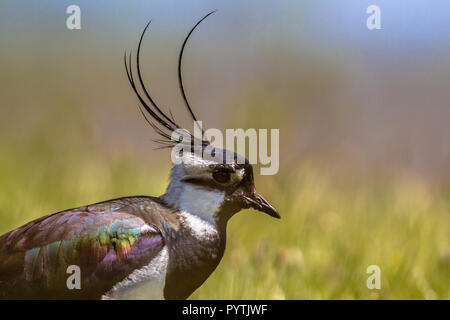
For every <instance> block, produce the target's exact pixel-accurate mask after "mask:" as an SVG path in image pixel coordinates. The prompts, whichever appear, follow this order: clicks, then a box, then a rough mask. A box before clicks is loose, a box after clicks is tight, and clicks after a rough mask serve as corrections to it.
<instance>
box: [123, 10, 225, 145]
mask: <svg viewBox="0 0 450 320" xmlns="http://www.w3.org/2000/svg"><path fill="white" fill-rule="evenodd" d="M214 12H216V10H214V11H211V12H210V13H208V14H207V15H205V16H204V17H203V18H202V19H200V20H199V21H198V22H197V23H196V24H195V25H194V26H193V27H192V29H191V30H190V31H189V33H188V34H187V36H186V38H185V39H184V41H183V44H182V46H181V49H180V54H179V56H178V83H179V86H180V90H181V95H182V97H183V101H184V104H185V106H186V108H187V109H188V111H189V114H190V115H191V117H192V120H194V121H197V117H196V116H195V114H194V112H193V110H192V108H191V106H190V104H189V101H188V99H187V97H186V92H185V90H184V87H183V77H182V60H183V52H184V48H185V47H186V44H187V42H188V40H189V38H190V36H191V34H192V33H193V32H194V30H195V29H196V28H197V27H198V25H199V24H200V23H202V21H203V20H205V19H206V18H207V17H209V16H210V15H211V14H213V13H214ZM151 22H152V21H151V20H150V21H149V22H148V23H147V25H146V26H145V28H144V30H143V31H142V34H141V37H140V38H139V43H138V47H137V52H136V66H135V67H136V71H133V64H132V53H131V52H130V54H129V55H128V56H127V53H126V52H125V55H124V65H125V70H126V72H127V77H128V81H130V85H131V88H132V89H133V91H134V92H135V94H136V96H137V98H138V100H139V103H140V104H139V109H140V111H141V113H142V115H143V116H144V119H145V120H146V121H147V123H148V124H149V125H150V126H151V127H152V128H153V129H154V130H155V132H156V133H157V134H158V135H160V137H161V138H160V139H156V140H155V141H156V142H158V143H160V144H161V148H170V147H172V146H173V145H175V144H176V143H178V141H174V140H172V138H171V134H172V132H173V131H175V130H177V129H178V130H182V131H183V133H184V135H187V136H188V137H189V138H190V140H191V143H193V142H194V139H197V140H198V138H197V137H194V136H193V135H192V134H191V133H190V132H189V131H188V130H186V129H184V128H183V127H181V126H180V125H178V124H177V123H176V122H175V119H174V117H173V115H172V112H171V111H170V109H169V115H168V114H166V113H165V112H164V111H163V110H161V108H160V107H158V105H157V104H156V102H155V100H154V99H153V98H152V96H151V95H150V92H149V91H148V90H147V88H146V87H145V85H144V81H143V79H142V73H141V68H140V64H139V57H140V52H141V44H142V39H143V38H144V34H145V32H146V31H147V29H148V27H149V26H150V23H151ZM135 75H137V82H136V79H135ZM202 133H203V131H202ZM208 144H209V141H207V140H204V139H202V141H201V145H203V146H206V145H208Z"/></svg>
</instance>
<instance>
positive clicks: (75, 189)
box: [0, 0, 450, 299]
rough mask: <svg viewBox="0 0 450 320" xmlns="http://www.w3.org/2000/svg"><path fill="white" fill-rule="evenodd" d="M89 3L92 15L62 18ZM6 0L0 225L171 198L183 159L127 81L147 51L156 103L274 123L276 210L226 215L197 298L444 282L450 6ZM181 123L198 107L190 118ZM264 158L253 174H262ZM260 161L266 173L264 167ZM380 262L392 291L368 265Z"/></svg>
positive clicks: (428, 293) (449, 211) (268, 183)
mask: <svg viewBox="0 0 450 320" xmlns="http://www.w3.org/2000/svg"><path fill="white" fill-rule="evenodd" d="M70 4H77V5H79V6H80V8H81V26H82V29H81V30H68V29H67V28H66V25H65V20H66V18H67V14H66V13H65V11H66V8H67V6H69V5H70ZM371 4H373V3H372V2H370V1H356V0H355V1H325V0H320V1H283V2H279V3H274V2H273V1H245V2H239V1H214V2H212V1H189V2H188V1H133V2H132V4H131V3H130V2H128V1H96V2H95V3H94V2H92V1H90V2H88V1H22V0H21V1H10V0H3V1H2V2H1V4H0V43H1V50H0V97H1V100H0V101H1V102H0V106H1V108H0V221H1V222H0V233H4V232H7V231H9V230H11V229H13V228H16V227H18V226H20V225H22V224H24V223H26V222H28V221H30V220H32V219H34V218H37V217H40V216H42V215H45V214H49V213H52V212H55V211H59V210H62V209H67V208H71V207H76V206H80V205H85V204H89V203H93V202H98V201H101V200H106V199H110V198H115V197H121V196H128V195H141V194H145V195H160V194H162V193H163V192H164V190H165V187H166V185H167V180H168V174H169V169H170V155H169V152H168V151H167V150H166V151H164V150H154V148H155V147H156V146H157V145H155V144H154V143H153V142H152V139H153V138H155V135H154V133H153V132H152V130H151V128H150V127H149V126H148V125H146V123H145V121H144V120H143V119H142V117H141V115H140V113H139V111H138V108H137V99H136V98H135V96H134V94H133V93H132V91H131V88H130V87H129V84H128V82H127V79H126V75H125V70H124V67H123V63H122V57H123V53H124V51H125V49H126V50H129V49H135V48H136V44H137V40H138V36H139V34H140V32H141V31H142V29H143V27H144V26H145V24H146V23H147V21H148V20H149V19H153V23H152V26H151V28H150V33H149V35H148V36H147V37H146V38H145V40H144V44H143V48H142V68H143V72H144V78H145V81H146V83H147V85H148V87H149V88H151V90H152V91H151V92H152V94H153V95H154V96H155V97H156V101H157V102H158V103H159V104H160V105H162V106H164V107H165V108H166V110H167V108H168V107H170V108H171V109H172V110H173V111H174V113H175V116H176V118H177V119H181V120H187V119H188V118H187V115H186V112H185V110H184V107H183V105H182V100H181V95H180V93H179V90H178V84H177V78H176V59H177V55H178V50H179V48H180V45H181V42H182V40H183V37H184V36H185V35H186V33H187V31H188V30H189V28H190V27H191V26H192V25H193V24H194V23H195V22H196V21H197V20H198V19H199V18H200V17H201V16H203V15H204V14H206V13H207V12H209V11H210V10H212V9H218V10H219V11H218V12H217V13H216V14H215V15H213V16H212V17H210V18H209V19H208V20H207V21H205V23H204V24H202V25H201V26H200V27H199V29H198V30H197V31H196V32H195V34H194V35H193V37H192V40H191V41H190V44H189V47H188V48H187V49H186V52H185V57H184V62H185V66H184V74H185V87H186V90H187V93H188V96H189V99H190V101H191V104H192V105H193V107H194V109H195V112H196V114H197V115H198V117H199V118H200V119H201V120H203V123H204V125H205V126H207V127H215V128H221V129H224V128H239V127H242V128H279V129H280V171H279V173H278V174H277V175H275V176H257V177H256V185H257V188H258V189H259V190H260V192H261V193H262V194H263V195H265V197H266V198H267V199H268V200H269V201H270V202H271V203H272V204H274V206H275V207H276V208H277V209H278V211H279V212H280V213H281V215H282V219H281V220H280V221H276V220H274V219H271V218H269V217H267V216H265V215H262V214H258V213H256V212H254V211H252V210H247V211H243V212H241V213H239V214H237V215H236V216H235V217H234V218H233V219H232V220H231V221H230V223H229V227H228V244H227V250H226V253H225V256H224V258H223V260H222V262H221V264H220V265H219V267H218V269H217V270H216V272H215V273H213V275H212V276H211V277H210V278H209V279H208V280H207V282H206V283H205V284H204V285H203V286H202V287H201V288H200V289H198V290H197V291H196V292H195V293H194V294H193V296H192V297H191V298H193V299H323V298H330V299H403V298H404V299H436V298H437V299H449V298H450V143H449V138H450V125H449V120H450V106H449V101H450V90H448V89H449V87H450V79H449V74H450V33H449V32H448V30H450V28H449V27H450V21H449V19H448V14H447V13H448V12H449V9H450V4H449V3H448V2H445V1H432V2H427V1H377V3H376V4H378V5H379V6H380V8H381V24H382V29H381V30H374V31H369V30H368V29H367V28H366V18H367V16H368V15H367V14H366V13H365V11H366V8H367V7H368V6H369V5H371ZM186 123H189V122H187V121H186ZM258 171H259V170H258ZM258 171H256V172H258ZM369 265H378V266H379V267H380V268H381V290H369V289H368V288H367V287H366V279H367V277H368V276H369V275H368V274H366V268H367V267H368V266H369Z"/></svg>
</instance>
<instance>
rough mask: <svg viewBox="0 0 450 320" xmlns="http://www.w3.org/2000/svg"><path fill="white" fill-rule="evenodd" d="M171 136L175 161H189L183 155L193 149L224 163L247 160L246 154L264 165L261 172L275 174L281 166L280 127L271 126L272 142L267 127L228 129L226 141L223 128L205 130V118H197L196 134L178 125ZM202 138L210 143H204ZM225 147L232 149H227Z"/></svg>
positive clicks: (192, 151)
mask: <svg viewBox="0 0 450 320" xmlns="http://www.w3.org/2000/svg"><path fill="white" fill-rule="evenodd" d="M171 139H172V140H173V141H175V142H177V143H176V144H175V146H174V147H173V148H172V153H171V158H172V162H173V163H174V164H178V163H181V162H183V161H186V158H185V157H184V156H186V155H191V154H192V153H194V154H195V156H197V157H199V158H202V159H204V160H211V161H214V162H217V163H224V164H225V163H227V164H232V163H235V162H237V163H238V164H244V163H245V162H246V159H245V158H244V156H247V160H248V162H249V163H250V164H260V165H261V168H260V173H261V175H274V174H276V173H277V172H278V169H279V167H280V145H279V140H280V130H279V129H270V142H269V132H268V129H258V130H256V129H253V128H250V129H247V130H244V129H241V128H239V129H226V130H225V145H224V135H223V133H222V131H221V130H219V129H216V128H210V129H207V130H205V131H204V132H203V130H202V121H196V122H195V124H194V135H193V136H192V135H191V134H190V133H189V132H188V131H187V130H185V129H177V130H175V131H173V132H172V135H171ZM203 141H210V142H211V144H208V145H204V144H203ZM247 141H248V144H247ZM269 146H270V150H269ZM224 149H226V150H228V151H231V152H224ZM233 151H236V153H237V154H234V153H233ZM246 151H247V152H246ZM269 151H270V152H269Z"/></svg>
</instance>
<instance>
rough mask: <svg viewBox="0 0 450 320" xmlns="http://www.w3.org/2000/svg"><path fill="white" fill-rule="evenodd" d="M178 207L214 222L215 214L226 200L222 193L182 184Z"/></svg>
mask: <svg viewBox="0 0 450 320" xmlns="http://www.w3.org/2000/svg"><path fill="white" fill-rule="evenodd" d="M181 188H182V190H181V192H180V194H179V198H178V207H179V208H180V209H181V210H182V211H186V212H189V213H191V214H194V215H197V216H199V217H200V218H202V219H203V220H206V221H209V222H214V214H215V213H216V212H217V211H218V210H219V208H220V206H221V205H222V202H223V200H224V199H225V193H224V192H222V191H213V190H207V189H204V188H202V187H199V186H196V185H192V184H189V183H182V187H181Z"/></svg>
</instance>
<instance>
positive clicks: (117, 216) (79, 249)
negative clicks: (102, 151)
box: [0, 198, 164, 299]
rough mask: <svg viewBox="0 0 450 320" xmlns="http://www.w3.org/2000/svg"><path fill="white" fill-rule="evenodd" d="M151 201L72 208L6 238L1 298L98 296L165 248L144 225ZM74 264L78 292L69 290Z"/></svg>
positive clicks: (0, 253)
mask: <svg viewBox="0 0 450 320" xmlns="http://www.w3.org/2000/svg"><path fill="white" fill-rule="evenodd" d="M153 200H154V199H153V198H122V199H117V200H111V201H107V202H103V203H99V204H95V205H90V206H86V207H80V208H76V209H71V210H67V211H63V212H59V213H56V214H53V215H50V216H46V217H43V218H40V219H38V220H35V221H32V222H30V223H28V224H26V225H24V226H22V227H20V228H17V229H15V230H13V231H11V232H9V233H7V234H4V235H3V236H1V237H0V298H39V299H42V298H100V297H101V295H102V294H104V293H105V292H107V291H108V290H109V289H111V288H112V286H114V285H115V284H116V283H118V282H120V281H121V280H123V279H125V278H126V276H127V275H129V274H130V273H131V272H132V271H133V270H135V269H138V268H141V267H143V266H145V265H147V264H148V263H149V262H150V261H151V260H152V259H153V258H154V257H155V256H156V255H157V254H158V252H159V251H160V250H161V249H162V248H163V246H164V243H163V239H162V236H161V234H160V232H159V231H158V229H157V227H155V226H153V225H149V224H148V223H146V220H148V221H151V220H154V221H156V220H157V219H156V218H155V217H154V212H153V209H152V206H153V205H154V202H153ZM152 215H153V216H152ZM147 217H149V219H146V218H147ZM73 265H74V266H78V267H79V268H80V275H81V277H80V279H81V289H80V290H78V289H72V290H70V289H69V288H68V287H67V279H68V277H70V276H71V274H70V273H69V274H68V273H67V271H68V267H69V266H73ZM69 271H70V269H69ZM72 272H73V271H72Z"/></svg>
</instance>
